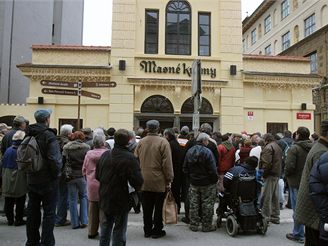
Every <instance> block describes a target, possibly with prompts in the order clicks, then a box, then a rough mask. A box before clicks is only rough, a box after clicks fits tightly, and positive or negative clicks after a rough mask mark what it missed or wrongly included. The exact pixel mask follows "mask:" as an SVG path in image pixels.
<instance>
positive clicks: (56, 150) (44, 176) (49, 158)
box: [27, 123, 62, 184]
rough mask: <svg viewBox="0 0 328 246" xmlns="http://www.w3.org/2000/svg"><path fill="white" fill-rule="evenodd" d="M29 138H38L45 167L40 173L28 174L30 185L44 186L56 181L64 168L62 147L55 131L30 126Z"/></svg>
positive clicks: (42, 125) (36, 125)
mask: <svg viewBox="0 0 328 246" xmlns="http://www.w3.org/2000/svg"><path fill="white" fill-rule="evenodd" d="M27 132H28V136H34V137H36V140H37V142H38V144H39V148H40V152H41V155H42V157H43V159H44V160H45V167H44V168H43V169H42V170H40V171H39V172H34V173H28V175H27V182H28V184H43V183H49V182H52V181H54V180H56V179H57V178H58V177H59V175H60V170H61V168H62V156H61V152H60V147H59V144H58V141H57V139H56V135H55V133H54V131H53V129H51V128H48V127H47V126H46V125H44V124H40V123H36V124H32V125H29V126H28V131H27Z"/></svg>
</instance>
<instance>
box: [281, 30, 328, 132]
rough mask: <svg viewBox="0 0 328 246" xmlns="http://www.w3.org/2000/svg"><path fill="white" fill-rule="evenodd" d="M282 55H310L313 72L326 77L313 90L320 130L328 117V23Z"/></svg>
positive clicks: (316, 124)
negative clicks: (322, 121) (322, 122)
mask: <svg viewBox="0 0 328 246" xmlns="http://www.w3.org/2000/svg"><path fill="white" fill-rule="evenodd" d="M280 55H283V56H285V55H287V56H290V55H291V56H304V57H309V58H310V61H311V73H317V74H319V75H321V76H323V77H326V78H325V80H323V81H322V83H321V85H320V86H319V87H317V88H316V89H315V90H314V91H313V92H314V94H313V98H314V104H315V105H316V112H315V118H314V119H315V129H316V130H317V131H319V130H320V122H321V120H323V119H328V85H327V84H328V81H327V78H328V25H326V26H325V27H323V28H321V29H320V30H318V31H316V32H314V33H313V34H311V35H309V36H308V37H306V38H304V39H303V40H301V41H300V42H298V43H296V44H294V45H293V46H291V47H290V48H288V49H287V50H285V51H283V52H282V53H280Z"/></svg>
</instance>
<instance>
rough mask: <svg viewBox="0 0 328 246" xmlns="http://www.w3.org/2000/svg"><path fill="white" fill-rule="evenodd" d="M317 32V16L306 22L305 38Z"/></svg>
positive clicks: (312, 16)
mask: <svg viewBox="0 0 328 246" xmlns="http://www.w3.org/2000/svg"><path fill="white" fill-rule="evenodd" d="M314 32H315V14H313V15H311V16H310V17H308V18H306V19H305V20H304V36H305V37H307V36H309V35H311V34H312V33H314Z"/></svg>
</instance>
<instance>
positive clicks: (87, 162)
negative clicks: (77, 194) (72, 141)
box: [82, 147, 108, 202]
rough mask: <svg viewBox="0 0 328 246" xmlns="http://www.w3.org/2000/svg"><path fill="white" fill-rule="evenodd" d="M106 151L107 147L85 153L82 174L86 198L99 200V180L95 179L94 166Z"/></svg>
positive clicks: (93, 200)
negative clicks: (84, 177)
mask: <svg viewBox="0 0 328 246" xmlns="http://www.w3.org/2000/svg"><path fill="white" fill-rule="evenodd" d="M105 151H108V149H107V148H105V147H103V148H99V149H93V150H89V151H88V152H87V154H86V155H85V158H84V162H83V167H82V174H83V176H86V178H87V192H88V200H89V201H92V202H98V201H99V181H98V180H97V179H96V167H97V163H98V161H99V159H100V157H101V155H102V154H103V153H104V152H105Z"/></svg>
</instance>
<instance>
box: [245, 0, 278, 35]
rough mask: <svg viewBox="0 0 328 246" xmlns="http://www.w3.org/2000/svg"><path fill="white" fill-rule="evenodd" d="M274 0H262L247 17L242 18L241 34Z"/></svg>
mask: <svg viewBox="0 0 328 246" xmlns="http://www.w3.org/2000/svg"><path fill="white" fill-rule="evenodd" d="M275 2H276V1H275V0H263V2H262V3H261V5H260V6H259V7H258V8H257V9H256V10H255V11H254V12H253V14H252V15H251V16H249V17H246V18H245V19H244V20H243V34H244V33H245V32H246V31H247V30H248V29H249V28H250V27H251V26H252V25H253V24H254V23H255V22H256V21H257V20H258V19H259V18H260V17H261V16H262V15H263V14H264V13H265V12H266V11H267V10H268V9H269V8H270V7H271V6H272V5H273V4H274V3H275Z"/></svg>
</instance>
